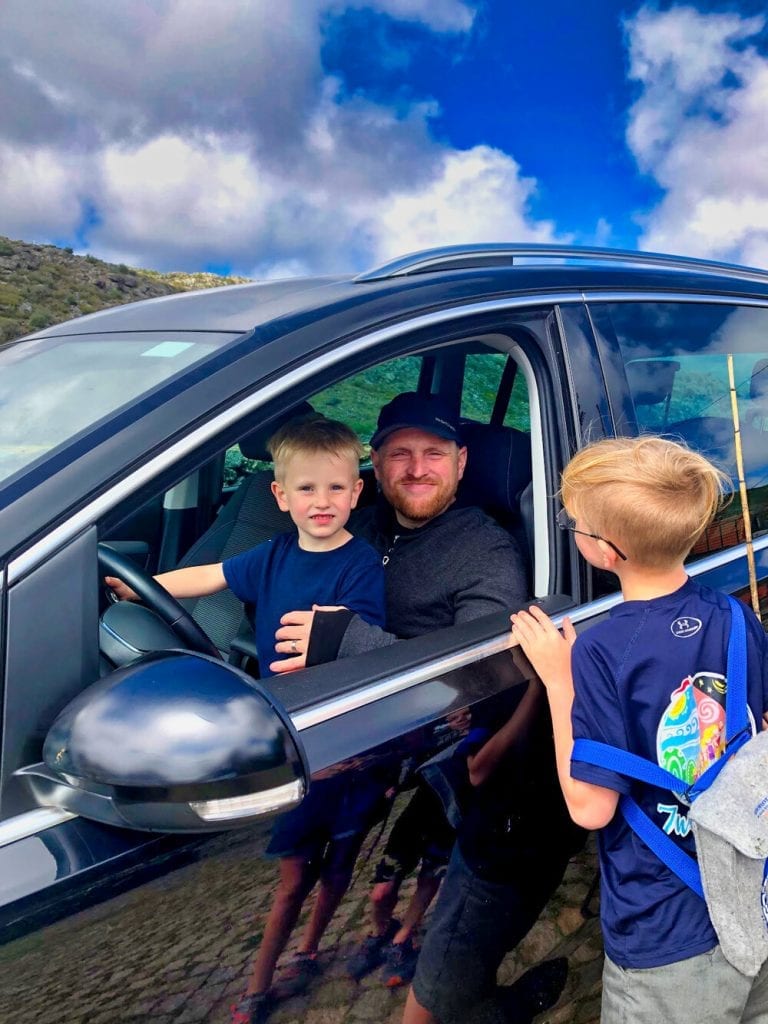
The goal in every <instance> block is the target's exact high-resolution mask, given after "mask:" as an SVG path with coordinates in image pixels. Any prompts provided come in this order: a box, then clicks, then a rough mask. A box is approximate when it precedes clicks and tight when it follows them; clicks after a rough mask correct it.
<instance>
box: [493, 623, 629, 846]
mask: <svg viewBox="0 0 768 1024" xmlns="http://www.w3.org/2000/svg"><path fill="white" fill-rule="evenodd" d="M512 627H513V629H512V632H513V637H514V639H515V640H517V642H518V643H519V644H520V646H521V647H522V649H523V651H524V653H525V655H526V657H527V658H528V660H529V661H530V663H531V665H532V666H533V667H534V669H535V670H536V672H537V673H538V675H539V678H540V679H541V681H542V683H543V684H544V686H545V688H546V691H547V699H548V700H549V708H550V712H551V715H552V731H553V733H554V738H555V758H556V760H557V775H558V778H559V780H560V788H561V789H562V791H563V796H564V797H565V802H566V804H567V806H568V812H569V813H570V815H571V818H573V820H574V821H575V822H576V824H577V825H581V827H582V828H587V829H597V828H603V826H605V825H607V824H608V822H609V821H610V820H611V819H612V818H613V816H614V814H615V813H616V807H617V805H618V802H619V794H618V792H616V790H613V789H607V788H606V787H605V786H596V785H593V784H592V783H591V782H582V781H581V780H580V779H574V778H572V776H571V754H572V753H573V726H572V724H571V709H572V707H573V677H572V675H571V647H572V646H573V642H574V640H575V639H576V631H575V630H574V628H573V625H572V623H571V621H570V619H567V618H566V619H565V621H564V623H563V633H562V634H561V633H560V631H559V630H558V629H557V628H556V627H555V625H554V623H553V622H552V620H551V619H550V618H549V617H548V616H547V615H545V614H544V612H543V611H542V610H541V609H540V608H537V607H536V606H535V605H534V606H532V607H531V608H530V610H529V612H518V613H516V614H515V615H513V616H512Z"/></svg>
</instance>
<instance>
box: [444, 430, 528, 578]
mask: <svg viewBox="0 0 768 1024" xmlns="http://www.w3.org/2000/svg"><path fill="white" fill-rule="evenodd" d="M461 433H462V439H463V441H464V443H465V444H466V446H467V466H466V469H465V471H464V476H463V478H462V480H461V483H460V485H459V491H458V495H457V501H458V502H459V503H460V504H461V505H477V506H478V507H479V508H481V509H483V511H484V512H487V513H488V515H489V516H492V517H493V518H494V519H495V520H496V522H497V523H499V525H500V526H503V527H504V529H505V530H508V531H509V532H510V533H511V534H512V536H513V537H514V538H515V540H516V541H517V544H518V547H519V548H520V551H521V554H522V555H523V557H524V558H525V559H526V563H527V567H528V575H529V579H530V578H531V568H532V552H533V502H532V500H531V495H532V485H531V477H532V469H531V436H530V434H527V433H525V432H524V431H522V430H516V429H515V428H514V427H504V426H497V425H496V424H492V423H477V422H475V421H473V420H463V421H462V424H461Z"/></svg>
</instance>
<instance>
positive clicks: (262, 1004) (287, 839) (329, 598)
mask: <svg viewBox="0 0 768 1024" xmlns="http://www.w3.org/2000/svg"><path fill="white" fill-rule="evenodd" d="M269 451H270V454H271V455H272V458H273V461H274V473H275V480H274V482H273V484H272V493H273V494H274V496H275V500H276V501H277V504H278V505H279V507H280V508H281V509H282V510H283V511H284V512H288V513H289V514H290V516H291V519H292V520H293V522H294V525H295V526H296V532H295V533H294V532H290V533H285V534H280V535H279V536H277V537H274V538H272V539H271V540H269V541H267V542H266V543H264V544H259V545H258V546H257V547H255V548H253V549H251V550H250V551H245V552H243V554H240V555H235V556H234V557H232V558H229V559H227V560H226V561H225V562H223V563H217V564H212V565H196V566H190V567H188V568H185V569H176V570H174V571H172V572H167V573H162V574H161V575H159V576H157V577H155V578H156V579H157V581H158V582H159V583H161V584H162V585H163V586H164V587H165V588H166V589H167V590H168V591H169V592H170V593H171V594H172V595H173V596H174V597H178V598H185V597H201V596H203V595H206V594H213V593H215V592H217V591H219V590H223V589H224V588H225V587H227V586H229V587H230V588H231V590H232V591H233V593H234V594H235V595H236V596H237V597H238V598H239V599H240V600H241V601H242V602H243V604H244V605H245V607H246V611H247V613H248V615H249V618H250V619H251V624H252V625H253V627H254V632H255V635H256V647H257V651H258V656H259V667H260V672H261V675H262V676H266V675H271V674H273V673H274V670H275V665H276V664H277V662H275V660H274V659H275V650H276V647H275V632H276V630H277V629H278V628H279V626H280V618H281V616H282V615H284V614H285V612H287V611H290V610H291V609H292V608H311V607H312V606H313V605H316V604H317V605H332V606H333V605H338V606H344V607H346V608H349V609H350V611H354V612H356V613H357V614H358V615H360V616H361V617H362V618H363V619H365V620H366V621H367V622H370V623H373V624H374V625H377V626H383V625H384V570H383V567H382V565H381V559H380V557H379V555H378V554H376V552H375V551H374V550H373V548H372V547H370V546H369V545H368V544H367V543H366V542H365V541H363V540H360V539H358V538H355V537H353V536H352V535H351V534H350V533H349V532H348V531H347V529H346V523H347V520H348V519H349V515H350V512H351V511H352V509H353V508H354V507H355V505H356V504H357V499H358V497H359V496H360V491H361V490H362V487H363V481H362V480H361V479H360V474H359V462H360V456H361V454H362V447H361V445H360V442H359V440H358V438H357V436H356V435H355V434H354V433H353V431H351V430H350V429H349V427H347V426H345V425H344V424H343V423H338V422H336V421H334V420H326V419H324V418H322V417H318V418H314V419H303V420H294V421H293V422H291V423H288V424H286V425H285V426H284V427H282V428H281V429H280V430H278V431H277V433H276V434H275V435H274V436H273V437H272V438H271V439H270V442H269ZM105 581H106V583H107V585H108V586H110V587H111V588H112V589H113V590H114V591H115V593H116V594H117V595H118V597H120V598H122V599H130V598H133V597H135V595H134V593H133V591H132V590H130V588H128V587H126V585H125V584H124V583H122V582H121V581H120V580H118V579H115V578H114V577H106V578H105ZM280 653H283V654H285V655H287V656H288V657H290V656H291V655H294V654H296V647H295V643H292V642H291V641H281V643H280ZM353 776H354V784H353V781H352V780H353ZM385 789H386V783H384V782H381V781H380V780H377V779H375V778H373V777H371V776H364V777H362V779H361V777H360V775H359V774H357V775H355V774H354V773H346V774H345V775H341V776H339V775H336V776H333V777H329V778H322V779H318V778H316V779H315V780H314V781H313V783H312V787H311V789H310V791H309V793H308V794H307V796H306V797H305V798H304V800H303V801H302V803H301V804H300V805H299V806H298V807H297V808H295V809H294V810H293V811H289V812H288V813H287V814H285V815H283V816H282V817H280V818H279V819H278V821H277V822H276V824H275V828H274V830H273V833H272V837H271V839H270V842H269V846H268V848H267V856H270V857H278V858H279V859H280V881H279V884H278V889H277V892H276V894H275V899H274V902H273V904H272V908H271V910H270V913H269V917H268V919H267V923H266V925H265V928H264V935H263V938H262V942H261V946H260V948H259V952H258V955H257V957H256V960H255V962H254V964H253V968H252V972H251V976H250V979H249V983H248V991H247V993H246V996H245V998H244V999H243V1000H242V1001H241V1003H240V1005H239V1006H238V1007H236V1008H235V1010H234V1016H233V1020H234V1022H235V1024H258V1022H259V1021H263V1020H265V1019H266V1017H267V1016H268V1013H269V1011H270V1009H271V1005H272V996H271V993H270V986H271V983H272V977H273V974H274V970H275V966H276V964H277V961H278V958H279V956H280V954H281V953H282V952H283V950H284V949H285V947H286V945H287V943H288V940H289V938H290V935H291V931H292V930H293V927H294V925H295V924H296V921H297V919H298V916H299V913H300V911H301V908H302V905H303V903H304V900H305V899H306V898H307V896H308V895H309V893H310V892H311V891H312V889H313V888H314V886H315V883H316V882H318V880H319V882H320V885H319V888H318V893H317V899H316V901H315V905H314V907H313V910H312V913H311V915H310V918H309V921H308V923H307V927H306V930H305V933H304V936H303V937H302V941H301V943H300V946H299V953H298V955H297V957H296V959H295V962H294V964H293V975H294V977H293V981H294V987H295V988H300V987H301V986H302V985H304V984H306V983H308V981H309V978H310V976H311V975H312V973H313V972H314V971H315V970H316V962H315V959H316V955H317V947H318V944H319V942H320V939H321V938H322V935H323V933H324V932H325V929H326V928H327V926H328V924H329V923H330V921H331V918H332V917H333V914H334V913H335V911H336V908H337V907H338V905H339V902H340V900H341V898H342V896H343V895H344V893H345V892H346V889H347V887H348V886H349V881H350V878H351V876H352V869H353V867H354V863H355V859H356V857H357V854H358V852H359V850H360V846H361V845H362V842H363V840H364V838H365V836H366V834H367V832H368V830H369V828H370V827H371V825H372V824H373V823H374V821H375V819H376V817H377V815H378V813H379V812H380V809H381V804H382V799H383V793H384V790H385Z"/></svg>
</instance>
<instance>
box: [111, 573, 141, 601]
mask: <svg viewBox="0 0 768 1024" xmlns="http://www.w3.org/2000/svg"><path fill="white" fill-rule="evenodd" d="M104 582H105V583H106V585H107V586H108V587H109V589H110V590H111V591H113V592H114V594H115V597H116V598H117V599H118V601H138V600H139V595H138V594H136V593H134V591H133V590H131V588H130V587H128V586H126V584H125V583H123V581H122V580H119V579H118V578H117V576H105V577H104Z"/></svg>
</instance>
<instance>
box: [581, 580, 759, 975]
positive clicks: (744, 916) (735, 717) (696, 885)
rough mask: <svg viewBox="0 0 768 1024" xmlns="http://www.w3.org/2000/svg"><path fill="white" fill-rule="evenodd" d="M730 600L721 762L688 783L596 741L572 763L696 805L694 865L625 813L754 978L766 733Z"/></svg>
mask: <svg viewBox="0 0 768 1024" xmlns="http://www.w3.org/2000/svg"><path fill="white" fill-rule="evenodd" d="M728 601H729V603H730V606H731V631H730V637H729V640H728V663H727V668H726V679H727V684H728V685H727V691H726V699H725V724H726V730H725V735H726V744H725V751H724V753H723V754H722V755H721V756H720V758H718V760H717V761H715V762H714V763H713V764H711V765H710V766H709V768H707V770H706V771H705V772H703V773H702V774H701V775H700V776H699V777H698V778H697V779H696V780H695V781H694V782H693V783H691V784H690V785H688V784H686V782H684V781H683V780H682V779H679V778H678V777H677V776H676V775H674V774H673V773H672V772H669V771H667V770H666V769H665V768H662V767H660V766H659V765H658V764H656V763H655V762H653V761H650V760H647V759H646V758H644V757H640V756H638V755H637V754H632V753H630V752H629V751H627V750H622V749H620V748H618V747H613V746H610V745H609V744H607V743H600V742H598V741H596V740H587V739H577V740H575V741H574V744H573V753H572V755H571V758H572V760H574V761H583V762H586V763H588V764H593V765H596V766H598V767H601V768H608V769H610V770H611V771H614V772H617V773H619V774H620V775H624V776H627V777H628V778H631V779H636V780H639V781H640V782H646V783H649V784H650V785H653V786H658V787H661V788H662V789H668V790H670V791H671V792H672V793H674V794H675V795H676V796H679V797H681V798H682V799H683V800H684V801H685V802H686V803H688V804H689V805H690V810H689V813H688V819H689V821H691V822H692V825H693V832H694V837H695V841H696V859H694V858H693V857H691V856H690V855H689V854H687V853H686V852H685V851H684V850H682V849H681V848H680V847H679V846H677V844H676V843H675V842H674V841H673V840H672V839H671V838H670V837H669V836H668V835H667V834H666V833H665V832H664V831H663V830H662V829H661V828H659V826H658V825H656V824H655V822H653V821H652V820H651V819H650V818H649V817H648V815H647V814H646V813H645V812H644V811H643V810H642V809H641V808H640V806H639V805H638V804H637V802H636V801H635V800H634V799H633V798H632V797H631V796H629V795H626V794H624V795H622V796H621V797H620V799H619V810H620V811H621V813H622V815H623V816H624V819H625V821H626V822H627V824H628V825H629V827H630V828H631V829H632V830H633V831H634V832H635V834H636V835H637V836H638V837H639V838H640V839H641V840H642V841H643V842H644V843H645V845H646V846H648V847H649V848H650V849H651V850H652V851H653V853H655V854H656V856H657V857H658V858H659V859H660V860H661V861H662V862H663V863H664V864H666V866H667V867H668V868H669V869H670V871H672V872H674V874H676V875H677V876H678V878H680V879H681V880H682V881H683V882H685V884H686V885H687V886H688V887H689V888H690V889H692V890H693V892H695V893H696V894H697V895H698V896H700V897H701V898H702V899H704V900H706V903H707V910H708V911H709V916H710V918H711V920H712V925H713V927H714V929H715V932H716V933H717V938H718V941H719V943H720V947H721V949H722V952H723V955H724V956H725V958H726V960H728V962H729V963H730V964H732V966H733V967H735V968H736V969H737V970H738V971H740V972H741V973H742V974H745V975H747V976H748V977H754V976H755V975H756V974H757V973H758V971H759V970H760V968H761V967H762V965H763V963H764V962H765V961H766V959H768V732H760V733H758V735H757V736H753V735H752V726H751V725H750V721H749V715H748V705H747V646H746V628H745V621H744V615H745V614H746V613H745V611H744V608H743V606H742V605H741V603H740V602H739V601H736V600H735V599H734V598H732V597H730V596H729V597H728ZM737 753H738V757H734V755H735V754H737Z"/></svg>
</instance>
